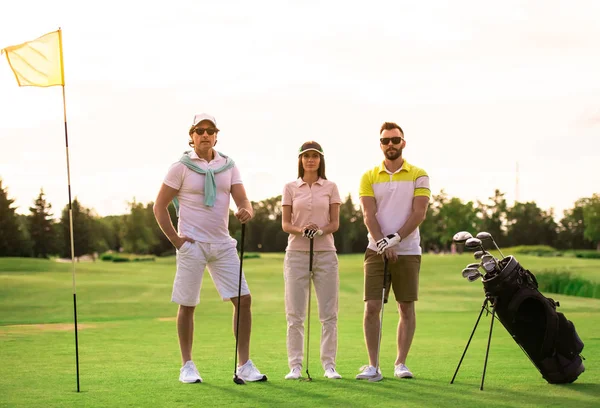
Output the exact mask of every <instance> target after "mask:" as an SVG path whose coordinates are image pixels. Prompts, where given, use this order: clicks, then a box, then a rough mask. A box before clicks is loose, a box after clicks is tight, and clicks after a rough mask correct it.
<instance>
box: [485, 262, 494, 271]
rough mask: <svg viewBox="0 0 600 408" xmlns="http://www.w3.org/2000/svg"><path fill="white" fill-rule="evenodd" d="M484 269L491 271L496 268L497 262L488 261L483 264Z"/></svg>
mask: <svg viewBox="0 0 600 408" xmlns="http://www.w3.org/2000/svg"><path fill="white" fill-rule="evenodd" d="M483 269H484V270H485V271H486V272H487V273H489V272H492V271H494V269H496V262H494V261H487V262H485V263H484V264H483Z"/></svg>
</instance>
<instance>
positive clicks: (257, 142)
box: [0, 0, 600, 216]
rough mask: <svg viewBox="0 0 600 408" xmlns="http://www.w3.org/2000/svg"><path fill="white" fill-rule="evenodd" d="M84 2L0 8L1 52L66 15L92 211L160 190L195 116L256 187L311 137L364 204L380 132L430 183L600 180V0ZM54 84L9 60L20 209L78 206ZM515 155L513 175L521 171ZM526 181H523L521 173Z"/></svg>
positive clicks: (73, 114) (501, 185)
mask: <svg viewBox="0 0 600 408" xmlns="http://www.w3.org/2000/svg"><path fill="white" fill-rule="evenodd" d="M152 4H153V3H152V2H148V1H128V0H121V1H118V2H117V1H113V0H110V1H103V2H102V3H90V2H80V1H60V0H58V1H52V2H47V1H42V0H29V1H28V0H22V1H19V2H8V4H5V5H3V6H2V9H1V11H0V12H1V13H2V15H3V16H4V18H3V19H2V24H0V48H4V47H6V46H9V45H15V44H19V43H22V42H24V41H29V40H33V39H35V38H37V37H39V36H41V35H43V34H45V33H48V32H51V31H54V30H56V29H58V28H59V27H61V28H62V30H63V51H64V70H65V81H66V86H65V95H66V109H67V122H68V135H69V157H70V177H71V192H72V195H73V197H77V198H78V199H79V200H80V202H81V203H82V205H84V206H85V207H89V208H93V209H95V210H96V212H97V213H98V215H100V216H106V215H113V214H123V213H127V212H128V209H129V203H130V202H132V201H134V200H136V201H137V202H143V203H146V202H149V201H153V200H154V199H155V197H156V194H157V192H158V189H159V188H160V185H161V183H162V180H163V178H164V176H165V174H166V172H167V170H168V168H169V166H170V165H171V164H172V163H174V162H175V161H177V160H178V159H179V157H180V156H181V154H182V153H183V152H184V151H185V150H188V149H189V147H188V145H187V141H188V134H187V132H188V129H189V127H190V125H191V122H192V119H193V116H194V114H196V113H200V112H208V113H210V114H212V115H214V116H215V117H216V119H217V122H218V123H217V124H218V127H219V129H220V130H221V132H220V133H219V136H218V143H217V146H216V148H217V150H219V151H221V152H223V153H225V154H227V155H229V156H231V157H232V158H233V159H234V161H235V162H236V163H237V165H238V167H239V168H240V171H241V174H242V178H243V180H244V185H245V187H246V190H247V192H248V197H249V198H250V199H251V200H253V201H259V200H262V199H265V198H269V197H273V196H276V195H279V194H281V192H282V189H283V186H284V184H285V183H287V182H289V181H292V180H294V179H295V178H296V176H297V152H298V148H299V147H300V145H301V144H302V143H303V142H305V141H308V140H315V141H317V142H319V143H320V144H321V145H322V146H323V149H324V151H325V160H326V164H327V177H328V179H329V180H332V181H334V182H335V183H336V184H337V185H338V188H339V190H340V193H341V195H342V196H347V195H348V194H352V196H353V198H354V199H357V190H358V184H359V181H360V177H361V175H362V174H363V173H364V172H365V171H366V170H367V169H369V168H372V167H374V166H376V165H378V164H379V163H380V162H381V160H382V159H383V154H382V152H381V150H380V147H379V141H378V139H379V128H380V126H381V124H382V123H383V122H385V121H393V122H396V123H398V124H399V125H400V126H401V127H402V128H403V130H404V133H405V137H406V142H407V144H406V148H405V149H404V154H403V157H404V158H405V159H406V160H407V161H408V162H410V163H412V164H414V165H417V166H418V167H421V168H423V169H425V171H427V173H428V174H429V176H430V182H431V187H432V193H433V194H439V193H440V192H441V191H442V190H443V191H444V192H446V193H447V194H448V195H450V196H453V197H460V198H461V199H463V200H464V201H469V200H478V199H479V200H486V199H487V198H488V197H490V196H492V195H493V193H494V190H495V189H499V190H500V191H502V192H504V193H505V194H506V195H505V197H506V198H507V200H508V201H509V203H512V202H513V201H514V200H515V199H517V200H518V201H521V202H525V201H535V202H536V203H537V204H538V206H540V207H541V208H542V209H545V210H548V209H550V208H553V209H554V210H555V214H556V215H557V216H562V211H563V210H565V209H568V208H572V207H573V203H574V202H575V200H577V199H578V198H581V197H590V196H591V195H592V194H593V193H599V192H600V164H599V163H600V160H599V159H600V153H599V152H600V41H599V40H598V39H600V25H599V24H597V22H598V21H599V20H600V2H597V1H594V0H589V1H586V0H571V1H567V0H565V1H553V0H547V1H533V0H532V1H527V2H523V1H514V0H509V1H504V2H494V3H491V2H481V1H476V0H473V1H466V0H463V1H461V0H459V1H421V2H414V1H395V2H392V1H389V0H388V1H377V0H373V1H369V2H351V1H313V0H304V1H300V0H298V1H283V0H278V1H275V0H257V1H252V2H250V1H228V0H222V1H215V0H210V1H204V0H194V1H184V0H171V1H169V2H154V5H152ZM65 150H66V149H65V135H64V125H63V104H62V90H61V88H60V87H51V88H33V87H22V88H20V87H18V86H17V83H16V81H15V79H14V76H13V74H12V72H11V71H10V68H9V66H8V64H7V62H6V59H5V58H4V56H3V57H2V59H0V178H1V179H2V182H3V187H4V188H8V194H9V197H11V198H14V199H15V200H16V201H15V205H16V206H18V207H19V208H18V210H17V211H18V212H19V213H27V212H28V207H30V206H31V205H32V204H33V201H34V200H35V198H36V197H37V195H38V194H39V192H40V189H41V188H43V189H44V192H45V194H46V198H47V200H48V201H49V202H50V203H51V204H52V206H53V211H54V212H55V216H60V210H61V209H62V208H63V207H64V206H65V205H66V204H67V203H68V194H67V170H66V169H67V166H66V154H65ZM517 168H518V171H517ZM517 179H518V182H517Z"/></svg>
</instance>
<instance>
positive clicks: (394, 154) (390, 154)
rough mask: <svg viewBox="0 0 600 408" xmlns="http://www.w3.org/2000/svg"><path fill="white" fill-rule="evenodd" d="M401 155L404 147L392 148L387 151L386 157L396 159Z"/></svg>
mask: <svg viewBox="0 0 600 408" xmlns="http://www.w3.org/2000/svg"><path fill="white" fill-rule="evenodd" d="M400 156H402V149H393V150H392V149H390V150H386V151H385V157H386V158H387V159H388V160H396V159H397V158H398V157H400Z"/></svg>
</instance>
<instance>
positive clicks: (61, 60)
mask: <svg viewBox="0 0 600 408" xmlns="http://www.w3.org/2000/svg"><path fill="white" fill-rule="evenodd" d="M58 41H59V45H60V46H59V49H60V74H61V77H62V98H63V120H64V123H65V149H66V156H67V188H68V193H69V236H70V239H71V271H72V276H73V324H74V327H75V366H76V370H77V392H79V391H80V388H79V340H78V338H77V291H76V289H75V243H74V240H73V207H72V203H71V167H70V165H69V132H68V129H67V102H66V97H65V69H64V64H63V51H62V30H61V28H60V27H59V29H58Z"/></svg>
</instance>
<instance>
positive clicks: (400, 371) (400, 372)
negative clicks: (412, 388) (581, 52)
mask: <svg viewBox="0 0 600 408" xmlns="http://www.w3.org/2000/svg"><path fill="white" fill-rule="evenodd" d="M394 377H398V378H413V373H411V372H410V370H409V369H408V367H406V366H405V365H404V364H398V365H397V366H396V367H395V368H394Z"/></svg>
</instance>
